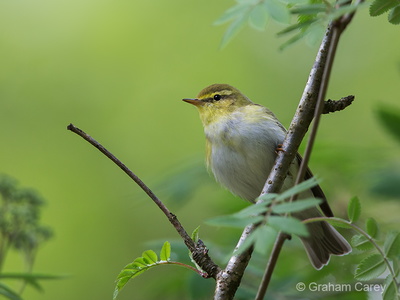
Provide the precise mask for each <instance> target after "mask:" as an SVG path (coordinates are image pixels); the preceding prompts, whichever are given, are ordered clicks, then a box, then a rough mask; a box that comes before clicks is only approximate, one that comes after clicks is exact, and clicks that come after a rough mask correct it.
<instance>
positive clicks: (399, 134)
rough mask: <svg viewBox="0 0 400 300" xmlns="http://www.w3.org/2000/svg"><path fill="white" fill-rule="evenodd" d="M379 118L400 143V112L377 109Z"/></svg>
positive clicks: (387, 107)
mask: <svg viewBox="0 0 400 300" xmlns="http://www.w3.org/2000/svg"><path fill="white" fill-rule="evenodd" d="M396 9H397V14H400V11H399V10H400V8H396ZM377 117H378V119H379V121H381V123H382V125H383V126H384V127H385V128H386V130H387V131H388V132H390V133H391V134H392V136H393V137H394V138H395V139H396V140H397V141H400V110H399V109H398V108H395V107H389V106H382V107H380V108H378V109H377Z"/></svg>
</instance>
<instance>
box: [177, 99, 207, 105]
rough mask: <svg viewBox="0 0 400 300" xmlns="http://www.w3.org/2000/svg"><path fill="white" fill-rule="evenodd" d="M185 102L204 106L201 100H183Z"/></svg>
mask: <svg viewBox="0 0 400 300" xmlns="http://www.w3.org/2000/svg"><path fill="white" fill-rule="evenodd" d="M182 100H183V101H185V102H187V103H190V104H193V105H195V106H203V105H204V102H203V101H201V100H199V99H182Z"/></svg>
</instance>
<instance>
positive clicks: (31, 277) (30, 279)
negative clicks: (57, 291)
mask: <svg viewBox="0 0 400 300" xmlns="http://www.w3.org/2000/svg"><path fill="white" fill-rule="evenodd" d="M65 277H66V276H65V275H53V274H40V273H39V274H38V273H1V274H0V278H1V279H20V280H24V281H25V282H26V283H27V284H29V285H30V286H32V287H34V288H35V289H37V290H38V291H40V292H42V291H43V288H42V286H41V285H40V284H39V280H54V279H62V278H65Z"/></svg>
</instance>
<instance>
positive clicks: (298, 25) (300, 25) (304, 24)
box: [278, 19, 317, 36]
mask: <svg viewBox="0 0 400 300" xmlns="http://www.w3.org/2000/svg"><path fill="white" fill-rule="evenodd" d="M315 22H317V19H310V20H307V21H304V22H300V23H296V24H294V25H290V26H288V27H286V28H285V29H283V30H281V31H279V32H278V36H280V35H284V34H287V33H290V32H292V31H295V30H302V31H304V30H305V29H306V28H308V27H309V26H310V25H311V24H312V23H315Z"/></svg>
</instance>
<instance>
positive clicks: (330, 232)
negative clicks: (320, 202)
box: [296, 208, 351, 270]
mask: <svg viewBox="0 0 400 300" xmlns="http://www.w3.org/2000/svg"><path fill="white" fill-rule="evenodd" d="M303 214H304V212H302V213H301V215H302V216H296V217H300V219H305V216H304V215H303ZM305 214H306V215H307V217H308V218H310V217H312V216H314V217H315V216H316V214H318V215H320V213H319V211H318V210H317V209H316V208H315V209H311V210H307V211H306V212H305ZM310 215H312V216H310ZM307 228H308V232H309V236H308V237H306V238H301V241H302V242H303V245H304V247H305V249H306V251H307V255H308V258H309V259H310V261H311V263H312V265H313V266H314V268H316V269H317V270H319V269H321V268H322V267H323V266H325V265H327V264H328V262H329V259H330V257H331V255H339V256H340V255H345V254H348V253H350V252H351V247H350V245H349V243H348V242H347V241H346V240H345V239H344V237H343V236H342V235H341V234H340V233H339V232H338V231H337V230H336V229H335V228H333V226H332V225H330V224H329V223H327V222H325V221H322V222H313V223H309V224H307Z"/></svg>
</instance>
